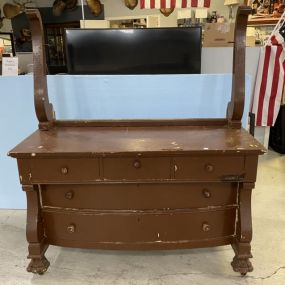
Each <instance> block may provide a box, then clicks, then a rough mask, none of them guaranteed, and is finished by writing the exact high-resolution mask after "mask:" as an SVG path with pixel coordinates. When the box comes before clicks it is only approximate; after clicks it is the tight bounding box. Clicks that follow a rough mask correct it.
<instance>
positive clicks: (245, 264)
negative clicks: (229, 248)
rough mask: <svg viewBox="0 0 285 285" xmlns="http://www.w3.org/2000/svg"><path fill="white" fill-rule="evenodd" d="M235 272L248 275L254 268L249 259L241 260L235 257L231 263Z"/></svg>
mask: <svg viewBox="0 0 285 285" xmlns="http://www.w3.org/2000/svg"><path fill="white" fill-rule="evenodd" d="M231 265H232V267H233V270H234V271H235V272H239V273H240V274H241V275H243V276H244V275H246V274H247V273H248V272H252V271H253V267H252V264H251V262H250V261H249V259H248V258H241V257H238V256H235V257H234V259H233V261H232V263H231Z"/></svg>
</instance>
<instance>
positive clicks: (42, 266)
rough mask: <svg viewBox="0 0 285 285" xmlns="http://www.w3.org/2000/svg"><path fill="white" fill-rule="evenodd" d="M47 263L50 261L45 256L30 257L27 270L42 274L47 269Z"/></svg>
mask: <svg viewBox="0 0 285 285" xmlns="http://www.w3.org/2000/svg"><path fill="white" fill-rule="evenodd" d="M49 265H50V263H49V261H48V260H47V259H46V257H45V256H43V257H42V258H32V260H31V262H30V264H29V266H28V267H27V271H28V272H32V273H35V274H39V275H42V274H44V273H45V272H46V271H47V269H48V267H49Z"/></svg>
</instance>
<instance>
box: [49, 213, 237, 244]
mask: <svg viewBox="0 0 285 285" xmlns="http://www.w3.org/2000/svg"><path fill="white" fill-rule="evenodd" d="M235 217H236V210H235V209H228V210H220V211H209V212H175V211H172V212H165V213H163V212H161V213H159V212H156V213H155V212H149V213H146V212H145V213H132V212H130V213H127V212H125V213H123V212H118V213H106V212H101V213H100V212H99V213H97V214H96V213H91V212H89V213H88V212H81V213H80V212H72V211H70V212H63V211H62V212H60V211H58V212H52V211H44V212H43V218H44V226H45V234H46V236H47V241H48V243H50V244H55V245H65V241H66V242H68V241H69V242H70V241H73V242H74V245H76V246H84V244H85V243H92V242H93V243H148V242H157V243H159V242H165V241H168V242H171V241H173V242H174V241H190V240H206V239H213V238H219V237H226V236H231V235H234V233H235ZM69 245H71V244H70V243H69Z"/></svg>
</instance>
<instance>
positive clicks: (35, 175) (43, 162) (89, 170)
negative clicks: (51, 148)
mask: <svg viewBox="0 0 285 285" xmlns="http://www.w3.org/2000/svg"><path fill="white" fill-rule="evenodd" d="M30 167H31V181H32V182H38V183H54V182H87V181H95V180H98V179H99V177H100V176H99V161H98V159H95V158H94V159H33V160H30Z"/></svg>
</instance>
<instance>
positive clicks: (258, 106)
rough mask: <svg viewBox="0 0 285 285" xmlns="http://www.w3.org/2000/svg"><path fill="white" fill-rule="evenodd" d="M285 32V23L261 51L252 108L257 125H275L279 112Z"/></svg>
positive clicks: (284, 75)
mask: <svg viewBox="0 0 285 285" xmlns="http://www.w3.org/2000/svg"><path fill="white" fill-rule="evenodd" d="M284 33H285V26H284V25H283V27H282V28H281V29H278V30H276V32H274V34H273V35H272V36H271V37H270V39H269V42H268V43H267V44H266V45H265V46H264V47H262V48H261V51H260V57H259V65H258V71H257V77H256V83H255V89H254V94H253V102H252V110H251V112H252V113H254V114H255V118H256V122H255V124H256V126H264V127H265V126H274V124H275V121H276V119H277V116H278V113H279V109H280V105H281V99H282V95H283V91H284V82H285V43H284Z"/></svg>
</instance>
